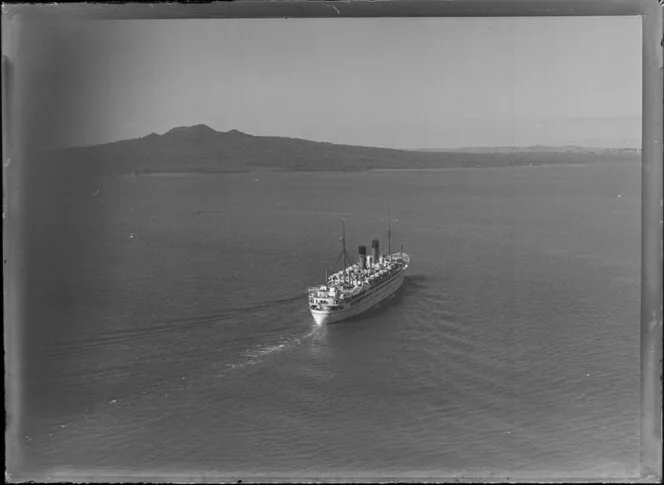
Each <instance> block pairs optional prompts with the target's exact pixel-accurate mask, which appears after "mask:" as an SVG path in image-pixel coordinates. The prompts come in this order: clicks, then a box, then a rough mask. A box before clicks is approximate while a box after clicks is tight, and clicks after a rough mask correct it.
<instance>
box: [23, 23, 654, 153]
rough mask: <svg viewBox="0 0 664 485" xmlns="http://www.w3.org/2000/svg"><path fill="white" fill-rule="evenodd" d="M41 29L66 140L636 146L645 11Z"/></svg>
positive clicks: (44, 96)
mask: <svg viewBox="0 0 664 485" xmlns="http://www.w3.org/2000/svg"><path fill="white" fill-rule="evenodd" d="M39 35H40V36H41V37H39V38H37V37H35V38H34V39H33V42H32V43H29V42H24V43H23V44H24V45H26V46H32V47H29V48H30V49H32V51H30V54H31V57H32V61H33V62H32V63H31V64H30V66H31V67H30V69H28V70H27V71H25V72H28V73H29V74H26V75H27V76H28V78H29V79H30V81H31V82H32V83H33V84H32V85H31V86H33V88H34V89H33V93H34V95H31V96H32V98H31V99H32V102H33V103H34V104H35V106H39V109H38V110H39V111H42V112H44V113H46V114H48V113H49V112H50V113H51V115H52V117H54V118H53V119H54V121H51V122H50V123H51V125H52V126H51V129H52V131H51V133H52V137H53V138H54V139H53V140H52V142H53V143H54V144H56V145H72V144H75V145H80V144H94V143H102V142H108V141H114V140H118V139H125V138H135V137H138V136H144V135H147V134H149V133H151V132H156V133H163V132H165V131H167V130H169V129H171V128H173V127H175V126H180V125H191V124H198V123H205V124H207V125H209V126H211V127H212V128H215V129H217V130H223V131H226V130H229V129H233V128H235V129H239V130H241V131H245V132H248V133H252V134H257V135H279V136H291V137H299V138H307V139H312V140H323V141H331V142H335V143H349V144H358V145H373V146H385V147H399V148H428V147H461V146H499V145H535V144H543V145H565V144H577V145H592V146H634V147H638V146H640V136H641V119H640V116H641V45H642V41H641V21H640V19H639V18H638V17H603V18H589V17H586V18H509V19H499V18H486V19H482V18H467V19H462V18H448V19H425V18H398V19H290V20H284V19H274V20H266V19H252V20H115V21H87V22H85V23H84V24H70V25H68V26H67V28H64V29H61V30H58V31H57V32H51V33H49V34H45V33H42V34H39ZM45 59H51V62H46V61H45ZM30 76H32V77H30ZM36 79H39V80H40V81H37V80H36ZM41 80H43V82H42V81H41ZM39 83H42V84H39ZM35 116H36V115H35ZM58 117H60V120H59V122H58ZM65 117H66V118H65ZM37 119H38V118H35V120H37ZM44 123H45V122H44ZM62 126H66V129H64V128H62ZM55 134H57V137H56V136H55ZM55 138H57V139H55Z"/></svg>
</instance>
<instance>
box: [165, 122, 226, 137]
mask: <svg viewBox="0 0 664 485" xmlns="http://www.w3.org/2000/svg"><path fill="white" fill-rule="evenodd" d="M172 133H185V134H188V135H206V134H213V133H216V131H215V130H213V129H212V128H210V127H209V126H208V125H203V124H198V125H192V126H178V127H176V128H172V129H170V130H168V131H167V132H166V133H165V134H166V135H169V134H172Z"/></svg>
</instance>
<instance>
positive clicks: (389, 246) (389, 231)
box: [387, 204, 392, 256]
mask: <svg viewBox="0 0 664 485" xmlns="http://www.w3.org/2000/svg"><path fill="white" fill-rule="evenodd" d="M387 255H388V256H391V255H392V225H391V222H390V205H389V204H388V205H387Z"/></svg>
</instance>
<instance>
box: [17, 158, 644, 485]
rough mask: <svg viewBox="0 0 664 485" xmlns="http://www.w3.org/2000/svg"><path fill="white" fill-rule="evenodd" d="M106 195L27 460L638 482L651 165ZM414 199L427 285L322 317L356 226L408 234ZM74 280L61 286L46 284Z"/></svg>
mask: <svg viewBox="0 0 664 485" xmlns="http://www.w3.org/2000/svg"><path fill="white" fill-rule="evenodd" d="M96 188H98V189H99V192H98V193H97V194H96V195H95V196H92V195H90V196H89V197H85V198H82V199H77V200H74V199H73V197H74V196H71V197H72V200H71V201H69V202H67V201H65V200H64V198H65V197H66V196H65V195H63V196H62V197H63V200H62V201H61V202H60V203H61V204H63V205H64V206H66V204H67V203H71V204H81V203H82V202H81V200H84V202H83V205H82V206H79V205H77V206H76V207H78V208H79V209H78V212H76V213H77V214H78V216H77V217H75V218H69V219H68V220H67V221H66V222H62V225H61V227H62V228H63V231H62V232H63V233H64V234H65V235H64V236H63V237H64V238H66V240H67V241H66V244H67V245H68V247H70V248H71V249H70V251H71V252H73V253H74V254H75V256H76V258H74V259H72V260H71V261H74V262H75V264H74V265H73V266H71V267H69V266H65V264H64V263H63V264H62V265H61V266H57V265H55V266H50V268H51V269H52V271H51V272H50V273H48V275H46V276H43V278H41V279H39V280H38V281H37V280H35V283H34V284H35V285H36V286H35V292H36V294H37V295H38V296H37V297H36V298H41V299H40V300H39V303H38V304H36V306H35V307H34V308H36V309H35V310H34V312H33V313H32V314H31V315H32V318H33V319H37V320H38V325H37V323H34V322H33V323H32V324H31V326H29V327H27V328H28V330H27V331H26V342H27V343H26V347H25V348H26V352H25V357H26V358H25V361H26V376H27V378H26V384H25V399H24V425H23V429H22V433H21V439H22V445H23V446H24V456H23V460H24V463H25V466H26V467H28V468H32V469H39V470H45V473H48V474H50V475H54V474H55V475H57V474H58V473H61V474H66V473H72V469H73V470H74V471H78V472H83V471H87V472H89V473H94V474H97V475H100V474H102V475H104V474H105V475H106V476H112V475H114V474H123V475H134V476H138V474H139V473H143V474H151V473H152V474H158V475H166V474H171V475H172V474H179V475H190V476H195V477H200V476H204V475H205V476H208V475H212V476H227V477H238V478H242V477H247V478H249V477H252V476H268V477H291V478H297V477H322V476H331V477H340V478H341V477H365V478H369V477H372V478H379V477H402V478H405V477H414V478H415V477H433V478H436V477H439V478H442V477H451V476H464V477H483V476H503V477H547V476H559V477H596V476H598V475H602V476H619V477H625V476H632V475H635V474H636V473H637V471H638V468H637V464H638V442H639V438H638V436H639V435H638V426H639V421H638V409H639V301H640V299H639V291H640V281H639V278H640V273H639V264H640V248H639V246H640V166H639V165H638V164H629V163H627V164H620V163H611V164H607V165H606V166H558V167H537V168H530V167H526V168H508V169H504V168H503V169H481V170H447V171H440V172H435V171H428V172H417V171H408V172H406V171H404V172H390V171H383V172H368V173H326V174H320V173H298V174H286V173H259V174H232V175H223V176H201V175H174V176H138V177H133V178H132V177H125V178H115V179H108V180H105V181H104V182H103V183H102V185H101V186H100V187H96ZM91 192H93V191H92V190H91ZM77 197H82V196H80V194H79V195H78V196H77ZM388 202H389V203H390V207H391V212H392V215H393V218H394V220H393V224H392V230H393V248H394V247H398V245H399V244H401V243H403V244H405V247H406V250H407V251H408V253H409V254H411V257H412V265H411V269H410V273H409V276H408V277H407V279H406V282H405V285H404V287H403V289H402V290H401V291H400V292H399V294H397V295H396V297H395V298H393V299H392V300H391V301H390V302H388V303H387V304H386V305H384V306H383V307H381V308H379V309H377V310H376V311H373V312H372V313H371V314H369V315H367V317H366V318H364V319H361V320H358V321H354V322H351V323H348V324H343V323H342V324H338V325H332V326H328V327H324V328H318V327H316V326H315V324H314V323H313V321H312V319H311V317H310V315H309V313H308V310H307V304H306V298H305V293H304V291H305V289H306V287H307V286H309V285H312V284H315V283H317V282H319V281H320V280H322V278H323V277H324V274H325V273H324V272H325V267H326V266H327V268H328V269H332V266H333V265H334V263H335V260H336V259H337V255H338V252H339V232H340V217H341V216H342V215H343V216H345V217H346V226H347V237H348V246H349V252H351V253H354V252H355V251H356V249H357V247H356V246H357V245H358V244H368V243H370V241H371V239H372V238H373V237H380V238H381V242H382V243H383V244H384V243H385V230H384V228H385V220H384V216H385V213H386V205H387V203H388ZM72 207H73V205H72ZM80 207H85V209H80ZM63 211H64V209H63ZM63 244H65V243H63ZM53 271H55V272H56V273H57V272H59V273H57V274H54V273H53ZM55 280H57V284H56V283H54V281H55ZM49 284H52V287H53V288H56V287H57V288H59V290H58V291H60V292H61V293H58V294H55V295H53V296H52V297H49V296H48V295H47V294H46V291H44V294H43V295H41V296H39V295H40V294H39V292H38V290H39V288H41V287H40V286H39V285H45V286H44V288H50V287H49V286H48V285H49Z"/></svg>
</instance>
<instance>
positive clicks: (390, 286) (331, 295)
mask: <svg viewBox="0 0 664 485" xmlns="http://www.w3.org/2000/svg"><path fill="white" fill-rule="evenodd" d="M387 234H388V251H387V254H382V253H381V251H380V243H379V240H378V239H374V240H373V241H372V242H371V249H372V253H371V254H370V255H368V256H367V249H366V246H359V248H358V261H357V263H356V264H351V265H349V266H346V264H347V262H350V257H348V254H347V252H346V227H345V224H344V220H343V219H342V237H341V241H342V243H341V244H342V250H341V255H340V257H343V269H342V270H341V271H338V272H336V273H334V274H333V275H331V276H329V277H327V278H326V281H325V283H324V284H322V285H318V286H314V287H311V288H309V290H308V295H309V310H310V311H311V315H312V316H313V318H314V320H315V321H316V323H317V324H318V325H325V324H329V323H334V322H340V321H342V320H347V319H349V318H351V317H355V316H358V315H360V314H362V313H364V312H366V311H368V310H370V309H372V308H374V307H375V306H376V305H378V304H379V303H381V302H382V301H384V300H386V299H387V298H389V297H390V296H392V295H393V294H394V293H395V292H396V291H397V290H398V289H399V288H401V286H402V285H403V279H404V275H405V273H406V270H407V269H408V267H409V265H410V256H409V255H408V254H406V253H404V252H403V246H402V247H401V250H400V251H399V252H395V253H392V252H391V247H390V242H391V241H390V239H391V228H390V221H389V217H388V232H387Z"/></svg>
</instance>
